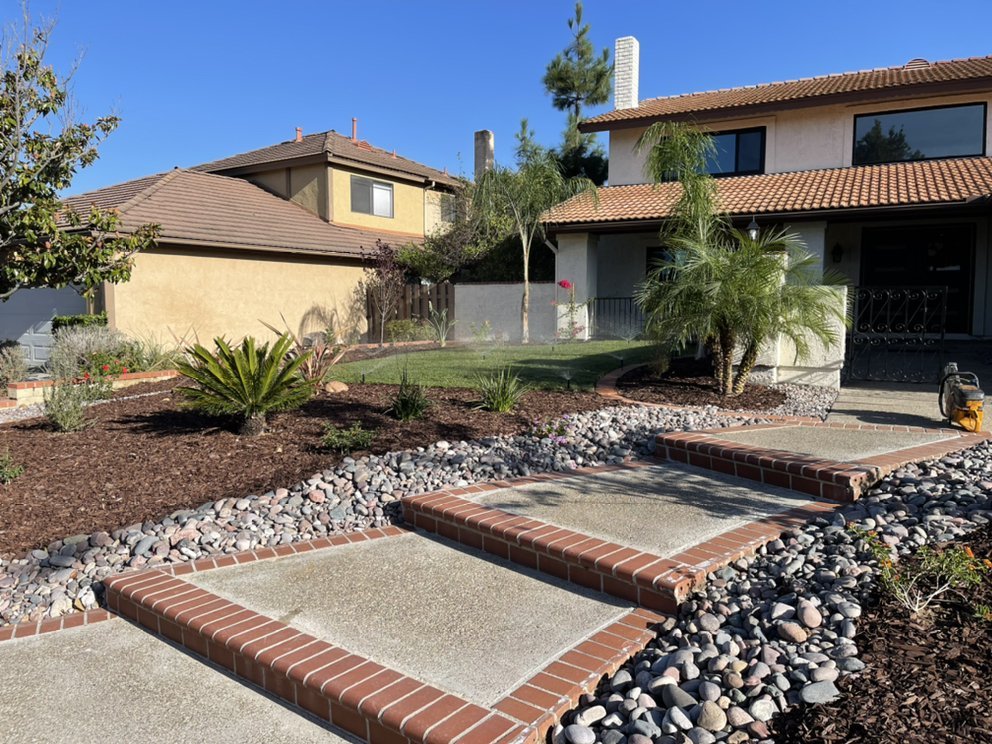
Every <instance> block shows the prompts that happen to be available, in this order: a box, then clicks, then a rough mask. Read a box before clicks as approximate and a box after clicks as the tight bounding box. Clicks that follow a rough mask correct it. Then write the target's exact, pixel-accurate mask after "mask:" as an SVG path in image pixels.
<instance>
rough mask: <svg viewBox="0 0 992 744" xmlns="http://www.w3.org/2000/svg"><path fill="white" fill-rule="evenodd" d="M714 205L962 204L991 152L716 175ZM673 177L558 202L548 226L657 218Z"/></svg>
mask: <svg viewBox="0 0 992 744" xmlns="http://www.w3.org/2000/svg"><path fill="white" fill-rule="evenodd" d="M716 184H717V194H718V199H719V203H720V208H721V209H722V210H723V211H724V212H725V213H727V214H731V215H748V214H788V213H794V212H819V211H824V210H843V209H855V208H870V207H897V206H912V205H926V204H953V203H963V202H966V201H969V200H972V199H990V198H992V158H985V157H983V158H958V159H953V160H925V161H919V162H910V163H889V164H886V165H862V166H856V167H851V168H833V169H829V170H810V171H792V172H789V173H769V174H765V175H760V176H738V177H735V178H719V179H716ZM679 189H680V186H679V184H678V183H677V182H673V183H661V184H657V185H655V184H635V185H631V186H606V187H604V188H601V189H599V192H598V204H597V203H596V200H595V199H594V198H593V197H592V195H589V194H582V195H579V196H576V197H573V198H572V199H569V200H568V201H565V202H562V203H561V204H559V205H557V206H556V207H554V208H552V209H551V210H549V212H548V213H547V215H546V218H545V221H546V222H548V223H552V224H556V225H567V224H577V223H593V222H625V221H639V220H661V219H664V218H665V217H667V216H669V214H671V209H672V207H673V205H674V204H675V202H676V200H677V199H678V196H679Z"/></svg>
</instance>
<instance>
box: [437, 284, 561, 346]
mask: <svg viewBox="0 0 992 744" xmlns="http://www.w3.org/2000/svg"><path fill="white" fill-rule="evenodd" d="M555 289H556V285H555V284H554V283H553V282H540V283H535V282H532V283H531V285H530V315H529V324H530V339H531V341H532V342H535V343H539V342H543V341H551V340H552V339H554V337H555V306H554V304H553V303H554V301H555ZM523 292H524V290H523V284H522V283H519V282H515V283H505V284H456V285H455V317H456V318H457V320H458V322H457V323H456V324H455V328H454V338H455V340H457V341H472V340H473V339H474V335H473V333H472V331H473V327H474V328H475V329H479V328H481V327H482V325H483V324H484V323H485V322H486V321H487V320H488V321H489V324H490V325H491V326H492V330H493V333H494V334H495V335H496V337H497V338H499V339H502V340H506V341H510V342H515V341H519V340H520V303H521V300H522V299H523Z"/></svg>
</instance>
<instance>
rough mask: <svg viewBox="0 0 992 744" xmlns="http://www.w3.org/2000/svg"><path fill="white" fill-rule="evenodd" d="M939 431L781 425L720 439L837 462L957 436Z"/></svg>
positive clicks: (721, 435)
mask: <svg viewBox="0 0 992 744" xmlns="http://www.w3.org/2000/svg"><path fill="white" fill-rule="evenodd" d="M953 437H954V435H953V434H949V433H947V432H943V433H942V432H939V431H932V432H931V431H877V430H858V429H841V428H833V427H827V426H802V425H797V426H779V427H776V428H773V429H755V430H753V431H748V430H741V431H733V432H728V433H726V434H723V433H721V434H720V435H719V438H720V439H726V440H728V441H731V442H740V443H741V444H747V445H751V446H753V447H763V448H765V449H772V450H783V451H785V452H795V453H797V454H801V455H814V456H816V457H819V458H822V459H825V460H834V461H836V462H857V461H859V460H863V459H865V458H868V457H874V456H875V455H882V454H886V453H889V452H898V451H899V450H903V449H908V448H910V447H918V446H920V445H922V444H930V443H932V442H939V441H943V440H945V439H951V438H953Z"/></svg>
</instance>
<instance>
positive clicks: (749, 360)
mask: <svg viewBox="0 0 992 744" xmlns="http://www.w3.org/2000/svg"><path fill="white" fill-rule="evenodd" d="M757 361H758V344H756V343H755V342H754V341H752V342H750V343H749V344H748V345H747V348H746V349H744V355H743V356H742V357H741V363H740V366H738V367H737V375H736V376H735V377H734V395H740V394H741V393H743V392H744V386H745V385H747V381H748V379H749V378H750V377H751V370H753V369H754V365H755V363H756V362H757Z"/></svg>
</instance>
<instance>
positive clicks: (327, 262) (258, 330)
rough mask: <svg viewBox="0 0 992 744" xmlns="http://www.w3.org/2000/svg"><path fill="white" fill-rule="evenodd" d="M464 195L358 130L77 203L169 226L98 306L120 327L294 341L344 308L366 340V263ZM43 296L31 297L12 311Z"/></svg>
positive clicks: (425, 229) (342, 322) (433, 221)
mask: <svg viewBox="0 0 992 744" xmlns="http://www.w3.org/2000/svg"><path fill="white" fill-rule="evenodd" d="M457 186H458V182H457V181H456V179H454V178H453V177H451V176H449V175H448V174H447V173H445V172H442V171H439V170H435V169H433V168H429V167H428V166H425V165H422V164H420V163H417V162H414V161H412V160H408V159H406V158H403V157H400V156H398V155H396V154H395V153H394V152H388V151H386V150H382V149H379V148H376V147H373V146H372V145H370V144H369V143H367V142H364V141H362V140H359V139H358V137H357V131H355V127H354V124H353V136H352V137H351V138H348V137H346V136H343V135H340V134H337V133H336V132H333V131H330V132H322V133H320V134H311V135H306V136H304V135H303V134H302V132H300V130H297V134H296V137H295V139H293V140H290V141H288V142H282V143H279V144H277V145H273V146H271V147H265V148H262V149H259V150H253V151H251V152H246V153H242V154H240V155H234V156H232V157H229V158H225V159H223V160H218V161H214V162H211V163H206V164H204V165H198V166H195V167H194V168H190V169H182V168H177V169H175V170H172V171H169V172H167V173H160V174H157V175H153V176H147V177H145V178H139V179H137V180H134V181H128V182H126V183H122V184H118V185H115V186H109V187H107V188H103V189H99V190H97V191H92V192H89V193H85V194H79V195H76V196H72V197H68V198H67V199H66V204H67V205H68V206H70V207H72V208H74V209H76V210H79V211H86V210H88V209H89V207H90V206H91V205H93V204H95V205H96V206H98V207H101V208H104V209H115V210H117V211H118V213H119V215H120V219H121V224H122V226H123V228H124V229H125V230H127V229H129V228H131V229H133V228H136V227H137V226H139V225H142V224H146V223H157V224H158V225H160V226H161V232H160V235H159V238H158V239H157V241H156V245H155V247H154V248H153V249H151V250H148V251H145V252H143V253H141V254H139V255H137V256H136V257H135V264H134V271H133V273H132V276H131V280H130V281H128V282H126V283H123V284H118V285H112V284H107V285H105V286H104V288H103V290H102V291H101V292H100V293H99V296H98V298H97V302H96V305H97V308H96V309H101V308H103V309H106V311H107V314H108V318H109V323H110V325H111V326H112V327H115V328H119V329H121V330H123V331H125V332H127V333H130V334H134V335H137V336H141V337H155V338H157V339H159V340H163V341H171V340H172V339H173V338H186V339H187V340H192V338H193V337H194V336H195V337H198V338H199V339H200V340H201V341H203V342H206V341H209V340H210V339H211V338H213V337H214V336H217V335H225V336H227V337H228V338H230V339H239V338H240V337H242V336H245V335H249V334H251V335H255V336H262V337H265V336H270V335H271V333H270V331H268V330H267V329H266V327H265V325H264V323H269V324H271V325H274V326H277V327H280V326H282V324H283V321H282V318H283V317H284V318H285V320H286V322H287V323H289V324H290V326H291V327H292V328H293V330H296V328H297V326H298V324H299V323H300V321H301V320H302V319H303V318H304V317H305V316H306V315H307V313H308V311H310V310H311V309H313V308H314V306H317V305H320V306H325V307H328V308H331V309H333V310H334V312H335V313H336V314H337V325H338V327H339V329H341V328H345V327H349V326H355V325H357V326H359V328H360V329H361V328H362V327H363V326H364V319H365V307H364V299H363V298H361V297H359V296H358V294H357V292H356V289H357V286H358V283H359V281H360V279H361V277H362V263H361V258H362V256H363V255H364V254H368V253H370V252H372V251H374V250H375V248H376V241H378V240H382V241H384V242H387V243H392V244H394V245H398V244H404V243H409V242H419V241H422V240H423V238H424V236H425V235H426V234H429V233H430V232H431V231H433V230H437V229H439V228H440V227H441V226H443V225H444V224H445V222H446V220H447V219H449V218H450V209H451V204H450V202H451V200H452V198H453V197H452V194H453V192H454V190H455V189H456V188H457ZM40 291H41V290H30V291H22V292H20V293H18V294H17V295H15V297H14V300H12V302H16V301H17V300H19V299H20V298H21V296H22V295H23V296H24V297H26V298H29V297H33V296H35V293H37V292H40ZM39 297H40V295H39ZM32 302H33V300H32ZM36 304H38V309H39V310H41V311H43V312H44V313H46V314H47V317H46V316H43V319H47V318H50V317H51V308H48V307H47V306H44V303H43V301H42V299H39V300H38V301H37V303H36ZM76 304H77V305H79V304H81V303H76ZM3 310H4V311H6V308H3ZM69 311H70V312H80V311H81V307H77V306H75V305H74V306H73V307H72V308H71V310H69ZM59 312H60V313H61V312H65V310H63V309H62V308H61V307H59ZM37 320H38V319H37V318H36V319H35V325H37ZM24 323H27V319H24V320H23V322H22V325H23V324H24ZM25 327H28V326H27V325H25ZM14 330H15V331H16V329H14ZM6 334H7V335H10V336H14V334H12V333H10V331H6ZM14 337H17V336H14Z"/></svg>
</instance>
